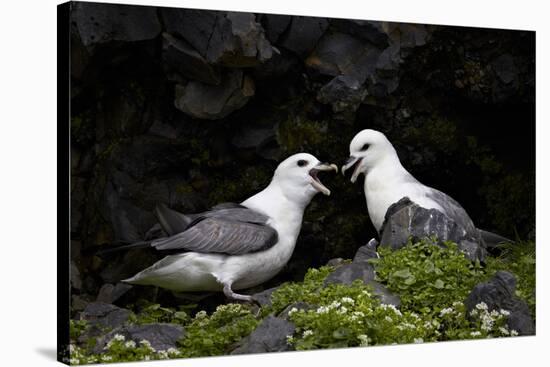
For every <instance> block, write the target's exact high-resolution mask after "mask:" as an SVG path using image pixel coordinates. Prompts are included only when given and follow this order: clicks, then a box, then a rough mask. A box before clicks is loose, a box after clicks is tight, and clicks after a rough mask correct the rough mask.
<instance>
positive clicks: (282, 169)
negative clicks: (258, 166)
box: [273, 153, 338, 197]
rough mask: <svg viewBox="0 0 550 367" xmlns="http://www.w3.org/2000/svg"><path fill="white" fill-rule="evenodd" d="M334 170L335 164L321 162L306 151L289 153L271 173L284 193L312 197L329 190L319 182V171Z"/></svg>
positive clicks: (327, 193) (328, 192)
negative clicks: (273, 172)
mask: <svg viewBox="0 0 550 367" xmlns="http://www.w3.org/2000/svg"><path fill="white" fill-rule="evenodd" d="M332 170H334V171H336V172H338V167H337V166H336V165H335V164H329V163H321V162H320V161H319V160H318V159H317V158H315V156H313V155H311V154H308V153H298V154H294V155H291V156H290V157H288V158H287V159H285V160H284V161H282V162H281V163H280V164H279V166H278V167H277V169H276V170H275V174H274V175H273V182H276V183H277V184H278V185H279V186H280V187H281V188H282V190H283V191H285V194H292V195H300V196H304V195H305V196H306V197H313V195H315V194H317V193H318V192H322V193H323V194H325V195H330V190H329V189H328V188H327V187H326V186H325V185H323V183H321V180H319V177H318V173H319V172H320V171H332Z"/></svg>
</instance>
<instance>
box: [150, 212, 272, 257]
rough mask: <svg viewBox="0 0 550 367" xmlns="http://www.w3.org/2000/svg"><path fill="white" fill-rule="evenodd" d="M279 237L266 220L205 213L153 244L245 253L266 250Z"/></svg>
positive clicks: (177, 247)
mask: <svg viewBox="0 0 550 367" xmlns="http://www.w3.org/2000/svg"><path fill="white" fill-rule="evenodd" d="M277 240H278V235H277V231H276V230H275V229H274V228H272V227H270V226H268V225H265V224H258V223H250V222H241V221H236V220H233V219H227V218H216V217H203V218H202V219H200V220H197V221H196V223H194V224H193V225H191V226H190V227H189V228H188V229H187V230H185V231H184V232H182V233H179V234H176V235H174V236H171V237H167V238H162V239H158V240H155V241H153V242H152V243H151V246H153V247H154V248H156V249H157V250H184V251H194V252H203V253H224V254H229V255H242V254H246V253H250V252H256V251H262V250H266V249H268V248H269V247H271V246H273V245H274V244H276V243H277Z"/></svg>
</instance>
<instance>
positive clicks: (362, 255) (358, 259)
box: [325, 239, 401, 307]
mask: <svg viewBox="0 0 550 367" xmlns="http://www.w3.org/2000/svg"><path fill="white" fill-rule="evenodd" d="M377 245H378V242H377V241H376V240H374V239H372V240H370V241H369V243H367V244H366V245H364V246H361V247H360V248H359V250H357V253H356V254H355V257H354V258H353V261H352V263H351V264H344V265H341V266H338V267H337V268H336V269H335V270H334V271H333V272H332V273H331V274H329V276H328V277H327V278H326V279H325V285H328V284H333V283H335V284H352V283H353V282H354V281H355V280H357V279H361V280H362V281H363V282H364V283H365V284H368V285H370V286H371V287H372V288H373V291H374V294H375V295H376V296H377V297H379V298H380V302H382V303H385V304H392V305H394V306H396V307H399V305H400V304H401V300H400V299H399V296H397V295H395V294H393V293H392V292H390V291H389V290H388V289H387V288H386V287H385V286H383V285H382V284H380V283H379V282H377V281H376V280H374V278H375V273H374V266H373V265H372V264H370V263H369V262H368V260H369V259H372V258H377V257H378V254H377V253H376V246H377Z"/></svg>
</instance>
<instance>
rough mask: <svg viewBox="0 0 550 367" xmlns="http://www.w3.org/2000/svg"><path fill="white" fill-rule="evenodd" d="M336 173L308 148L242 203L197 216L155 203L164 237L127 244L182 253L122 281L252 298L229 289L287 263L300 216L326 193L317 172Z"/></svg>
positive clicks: (253, 282) (269, 274) (260, 279)
mask: <svg viewBox="0 0 550 367" xmlns="http://www.w3.org/2000/svg"><path fill="white" fill-rule="evenodd" d="M331 170H335V171H337V170H338V169H337V167H336V165H334V164H326V163H321V162H320V161H319V160H318V159H317V158H315V157H314V156H313V155H311V154H307V153H299V154H295V155H293V156H291V157H289V158H287V159H286V160H284V161H283V162H282V163H280V164H279V166H278V167H277V169H276V170H275V174H274V175H273V179H272V180H271V183H270V184H269V185H268V186H267V187H266V188H265V189H264V190H262V191H261V192H259V193H257V194H255V195H253V196H251V197H250V198H248V199H246V200H245V201H243V202H242V203H240V204H234V203H224V204H220V205H217V206H215V207H213V208H212V209H210V210H209V211H206V212H204V213H199V214H191V215H184V214H181V213H178V212H175V211H173V210H170V209H168V208H167V207H158V208H157V217H158V219H159V222H160V224H161V226H162V227H163V229H164V231H165V232H166V233H167V234H168V235H169V236H168V237H166V238H161V239H157V240H154V241H152V242H150V243H149V242H143V243H139V244H132V245H127V246H124V247H126V248H127V247H144V246H152V247H154V248H155V249H157V250H167V251H171V252H174V251H176V252H179V253H176V254H172V255H168V256H166V257H165V258H163V259H162V260H160V261H159V262H157V263H155V264H154V265H152V266H151V267H149V268H147V269H145V270H143V271H141V272H139V273H138V274H136V275H135V276H133V277H131V278H129V279H126V280H124V282H125V283H130V284H139V285H154V286H158V287H162V288H166V289H169V290H172V291H176V292H190V291H222V290H223V292H224V294H225V295H226V296H227V297H228V298H230V299H233V300H242V301H251V300H252V298H251V296H247V295H242V294H237V293H235V292H234V291H233V290H239V289H245V288H249V287H253V286H256V285H258V284H261V283H263V282H265V281H267V280H269V279H271V278H272V277H273V276H275V275H276V274H277V273H279V271H281V269H282V268H283V267H284V266H285V265H286V263H287V262H288V260H289V259H290V256H291V255H292V253H293V251H294V246H295V245H296V240H297V238H298V234H299V233H300V228H301V226H302V216H303V214H304V210H305V208H306V207H307V206H308V204H309V202H310V201H311V199H312V198H313V197H314V196H315V195H316V194H317V193H319V192H322V193H323V194H325V195H330V190H329V189H328V188H326V187H325V186H324V185H323V184H322V183H321V181H320V180H319V178H318V176H317V175H318V172H319V171H331Z"/></svg>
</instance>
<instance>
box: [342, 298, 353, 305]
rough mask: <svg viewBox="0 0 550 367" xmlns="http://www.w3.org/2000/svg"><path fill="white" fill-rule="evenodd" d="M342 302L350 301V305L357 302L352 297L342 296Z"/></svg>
mask: <svg viewBox="0 0 550 367" xmlns="http://www.w3.org/2000/svg"><path fill="white" fill-rule="evenodd" d="M342 303H349V304H350V305H353V304H355V301H354V300H353V298H350V297H342Z"/></svg>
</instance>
